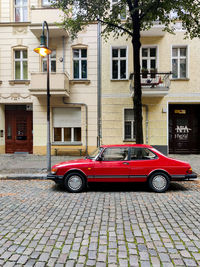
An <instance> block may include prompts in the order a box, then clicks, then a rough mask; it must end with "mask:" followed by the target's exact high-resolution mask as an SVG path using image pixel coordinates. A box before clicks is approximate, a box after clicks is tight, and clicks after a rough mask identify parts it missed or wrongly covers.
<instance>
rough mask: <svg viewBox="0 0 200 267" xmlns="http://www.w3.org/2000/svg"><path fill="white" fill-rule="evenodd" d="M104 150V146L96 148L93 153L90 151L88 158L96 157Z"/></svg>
mask: <svg viewBox="0 0 200 267" xmlns="http://www.w3.org/2000/svg"><path fill="white" fill-rule="evenodd" d="M102 150H103V148H102V147H98V148H96V149H95V150H94V151H93V152H92V153H90V155H89V156H88V157H87V158H88V159H96V158H97V156H98V155H99V153H101V151H102Z"/></svg>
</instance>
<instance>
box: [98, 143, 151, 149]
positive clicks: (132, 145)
mask: <svg viewBox="0 0 200 267" xmlns="http://www.w3.org/2000/svg"><path fill="white" fill-rule="evenodd" d="M101 147H103V148H107V147H143V148H153V147H152V146H150V145H144V144H121V145H120V144H117V145H102V146H101Z"/></svg>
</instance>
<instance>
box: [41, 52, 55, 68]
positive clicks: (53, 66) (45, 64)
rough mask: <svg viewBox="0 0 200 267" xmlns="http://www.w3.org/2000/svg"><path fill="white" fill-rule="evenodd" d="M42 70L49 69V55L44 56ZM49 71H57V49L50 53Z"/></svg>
mask: <svg viewBox="0 0 200 267" xmlns="http://www.w3.org/2000/svg"><path fill="white" fill-rule="evenodd" d="M42 71H43V72H46V71H47V57H42ZM49 71H50V72H56V50H53V51H52V53H51V54H50V55H49Z"/></svg>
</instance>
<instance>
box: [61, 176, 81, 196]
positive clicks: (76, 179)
mask: <svg viewBox="0 0 200 267" xmlns="http://www.w3.org/2000/svg"><path fill="white" fill-rule="evenodd" d="M64 186H65V188H66V189H67V191H69V192H71V193H79V192H81V191H83V190H84V189H85V186H86V182H85V179H84V177H83V176H82V175H81V174H80V173H76V172H73V173H70V174H68V175H67V176H66V177H65V179H64Z"/></svg>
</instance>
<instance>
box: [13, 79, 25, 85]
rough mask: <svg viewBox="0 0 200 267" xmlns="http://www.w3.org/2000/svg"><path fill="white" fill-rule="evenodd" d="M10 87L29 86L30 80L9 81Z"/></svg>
mask: <svg viewBox="0 0 200 267" xmlns="http://www.w3.org/2000/svg"><path fill="white" fill-rule="evenodd" d="M9 84H10V85H15V84H25V85H29V84H30V80H10V81H9Z"/></svg>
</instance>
